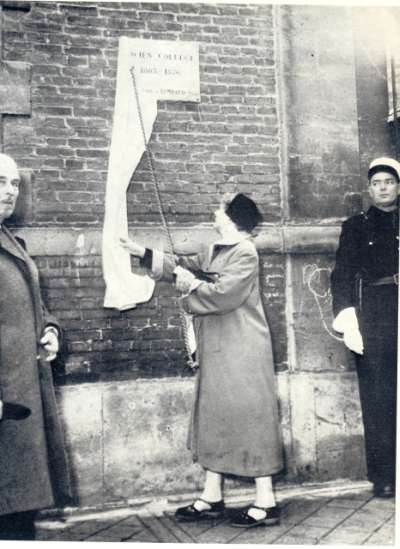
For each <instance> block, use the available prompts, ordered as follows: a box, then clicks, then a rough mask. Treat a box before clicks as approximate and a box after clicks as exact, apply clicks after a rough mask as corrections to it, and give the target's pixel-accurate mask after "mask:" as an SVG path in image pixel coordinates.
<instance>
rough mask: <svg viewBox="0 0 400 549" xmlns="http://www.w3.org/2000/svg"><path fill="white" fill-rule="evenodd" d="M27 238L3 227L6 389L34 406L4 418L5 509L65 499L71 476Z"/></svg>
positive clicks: (1, 349)
mask: <svg viewBox="0 0 400 549" xmlns="http://www.w3.org/2000/svg"><path fill="white" fill-rule="evenodd" d="M21 244H23V242H22V241H21V240H18V241H17V240H16V239H14V238H13V237H12V235H11V234H10V233H9V231H8V230H7V229H6V228H4V227H3V230H0V393H1V398H2V399H3V400H4V401H11V402H16V403H19V404H24V405H25V406H28V407H29V408H30V409H31V411H32V413H31V415H30V416H29V418H27V419H25V420H22V421H12V420H2V421H0V514H8V513H14V512H20V511H27V510H33V509H41V508H47V507H51V506H53V505H54V504H55V503H56V504H63V503H65V502H66V501H67V500H68V498H69V497H70V482H69V481H70V479H69V473H68V467H67V460H66V454H65V449H64V446H63V436H62V432H61V427H60V420H59V417H58V412H57V403H56V398H55V393H54V387H53V380H52V372H51V366H50V364H49V363H48V362H45V361H42V360H38V359H37V355H38V341H39V339H40V337H41V336H42V335H43V329H44V328H45V326H46V325H49V324H51V325H56V326H58V323H57V321H56V319H55V318H54V317H52V316H51V315H49V313H48V312H47V311H46V310H45V308H44V307H43V304H42V300H41V295H40V289H39V279H38V271H37V269H36V266H35V264H34V262H33V261H32V260H31V259H30V258H29V256H28V255H27V253H26V252H25V250H24V248H23V246H22V245H21Z"/></svg>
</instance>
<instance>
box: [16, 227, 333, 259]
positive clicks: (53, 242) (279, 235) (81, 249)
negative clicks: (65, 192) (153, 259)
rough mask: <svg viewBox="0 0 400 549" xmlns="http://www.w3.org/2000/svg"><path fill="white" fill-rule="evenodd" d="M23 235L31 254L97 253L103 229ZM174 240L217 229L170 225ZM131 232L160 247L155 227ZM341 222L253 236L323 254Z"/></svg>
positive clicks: (203, 236)
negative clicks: (172, 226) (173, 226)
mask: <svg viewBox="0 0 400 549" xmlns="http://www.w3.org/2000/svg"><path fill="white" fill-rule="evenodd" d="M15 232H16V234H18V236H20V237H22V238H24V239H25V241H26V243H27V246H28V250H29V252H30V253H31V254H32V255H33V256H39V255H67V256H70V255H76V256H79V255H100V254H101V241H102V230H101V229H100V228H91V227H77V228H71V227H67V228H66V227H60V228H58V227H26V228H17V229H15ZM171 233H172V237H173V239H174V241H175V242H176V243H177V244H182V243H185V242H186V241H188V240H191V241H193V242H195V243H196V242H199V241H200V240H201V241H203V242H204V240H206V241H208V242H210V243H211V242H212V241H213V240H214V239H215V236H216V233H215V232H214V230H213V229H212V227H211V225H209V224H204V225H197V226H192V227H179V228H171ZM130 234H131V235H132V236H133V235H134V237H135V238H136V239H137V240H138V241H139V242H143V243H146V244H148V245H149V246H154V247H160V239H164V238H163V232H162V230H161V228H160V227H159V226H157V227H136V228H131V229H130ZM339 234H340V225H333V224H332V225H280V226H276V225H274V226H266V225H263V226H262V227H261V230H260V232H259V234H258V236H257V237H256V239H255V242H256V246H257V248H258V250H259V251H260V252H261V253H276V254H286V253H288V254H309V253H316V254H325V253H334V252H335V250H336V248H337V245H338V240H339Z"/></svg>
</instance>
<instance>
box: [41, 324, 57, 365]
mask: <svg viewBox="0 0 400 549" xmlns="http://www.w3.org/2000/svg"><path fill="white" fill-rule="evenodd" d="M40 344H41V346H42V347H43V349H44V351H45V358H44V360H45V361H46V362H51V361H52V360H54V359H55V358H56V356H57V353H58V351H59V350H60V343H59V339H58V330H57V328H53V327H52V326H47V327H46V328H45V329H44V334H43V337H42V338H41V340H40Z"/></svg>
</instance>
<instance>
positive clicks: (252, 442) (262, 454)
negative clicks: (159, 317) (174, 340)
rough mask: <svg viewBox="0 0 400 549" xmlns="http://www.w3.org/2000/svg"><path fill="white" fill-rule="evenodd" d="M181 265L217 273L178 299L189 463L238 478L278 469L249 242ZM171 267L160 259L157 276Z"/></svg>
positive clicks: (269, 369) (270, 368)
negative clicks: (185, 354) (190, 353)
mask: <svg viewBox="0 0 400 549" xmlns="http://www.w3.org/2000/svg"><path fill="white" fill-rule="evenodd" d="M179 262H180V264H181V265H182V266H183V267H185V268H189V269H194V270H198V269H201V270H203V271H211V272H213V273H218V279H217V280H216V281H215V282H202V283H201V284H200V285H199V286H198V287H197V289H196V290H194V291H193V292H192V293H190V295H188V296H186V297H184V298H183V299H182V304H183V308H184V309H185V311H186V312H187V313H190V314H192V315H194V328H195V334H196V340H197V352H196V356H197V360H198V362H199V371H198V374H197V380H196V394H195V399H194V406H193V412H192V418H191V427H190V430H189V447H190V449H191V451H192V455H193V459H194V460H195V461H198V462H199V463H200V464H201V465H202V466H203V467H205V468H206V469H209V470H211V471H216V472H220V473H231V474H235V475H241V476H249V477H255V476H266V475H271V474H273V473H276V472H278V471H279V470H280V469H281V468H282V442H281V435H280V428H279V418H278V406H277V394H276V387H275V376H274V363H273V356H272V348H271V338H270V332H269V328H268V324H267V321H266V318H265V314H264V310H263V304H262V301H261V296H260V288H259V260H258V254H257V251H256V248H255V246H254V243H253V242H252V241H251V239H247V238H246V239H244V240H241V241H239V242H236V243H235V242H234V243H232V244H221V245H218V244H216V245H214V246H211V248H210V247H206V248H205V249H203V250H202V251H200V253H198V254H196V255H193V256H191V257H189V256H184V257H182V256H181V258H180V260H179ZM174 266H175V262H174V261H172V260H171V257H168V256H165V257H164V266H163V268H164V274H163V276H164V277H168V276H170V275H171V272H172V270H173V268H174Z"/></svg>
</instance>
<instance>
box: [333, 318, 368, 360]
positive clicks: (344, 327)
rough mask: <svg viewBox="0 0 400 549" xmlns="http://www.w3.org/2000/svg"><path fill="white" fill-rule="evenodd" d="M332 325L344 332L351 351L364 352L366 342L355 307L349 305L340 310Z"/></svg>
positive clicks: (345, 342) (344, 338)
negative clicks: (364, 341) (364, 342)
mask: <svg viewBox="0 0 400 549" xmlns="http://www.w3.org/2000/svg"><path fill="white" fill-rule="evenodd" d="M332 327H333V329H334V330H336V331H337V332H340V333H342V334H343V342H344V344H345V345H346V347H348V348H349V349H350V351H354V352H355V353H357V354H359V355H362V354H363V352H364V344H363V339H362V335H361V332H360V328H359V326H358V319H357V315H356V310H355V308H354V307H347V309H343V310H342V311H340V313H339V314H338V315H337V317H336V318H335V320H334V321H333V324H332Z"/></svg>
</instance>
